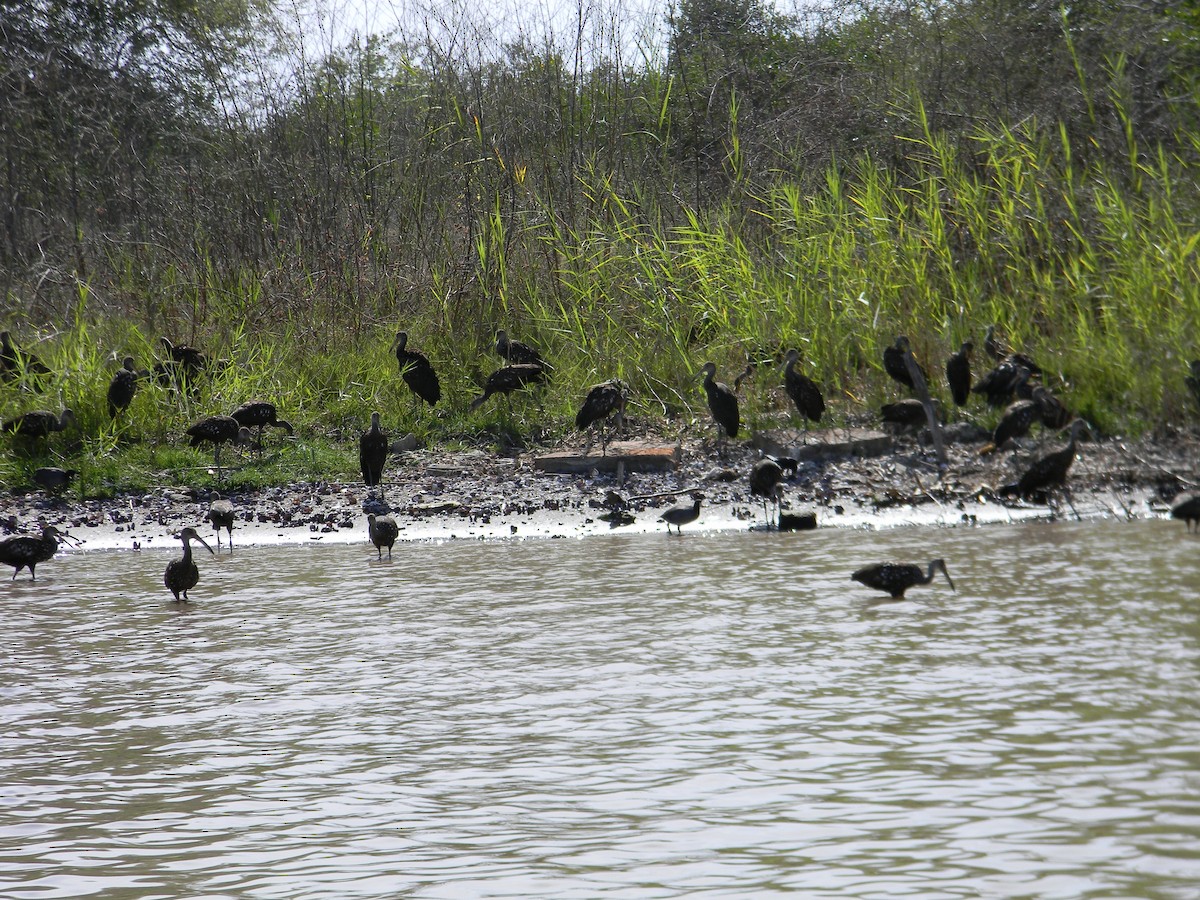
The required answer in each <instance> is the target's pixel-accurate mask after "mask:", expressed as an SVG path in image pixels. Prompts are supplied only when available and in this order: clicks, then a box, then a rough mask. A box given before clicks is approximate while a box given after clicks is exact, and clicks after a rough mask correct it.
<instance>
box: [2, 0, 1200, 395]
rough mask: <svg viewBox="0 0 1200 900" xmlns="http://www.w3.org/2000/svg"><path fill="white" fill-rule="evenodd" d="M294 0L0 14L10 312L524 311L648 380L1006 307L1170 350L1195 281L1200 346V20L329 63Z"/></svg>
mask: <svg viewBox="0 0 1200 900" xmlns="http://www.w3.org/2000/svg"><path fill="white" fill-rule="evenodd" d="M290 8H291V7H290V6H289V7H287V8H286V9H285V8H284V7H283V5H280V6H279V7H278V8H273V7H272V6H271V5H270V3H269V0H222V2H219V3H192V2H187V0H136V2H135V0H125V2H118V3H105V4H98V3H94V2H91V0H0V123H2V126H3V128H2V132H0V143H2V152H3V157H4V159H3V166H2V169H0V190H2V196H3V198H4V199H3V209H2V221H0V229H2V230H3V235H2V239H0V278H2V283H0V288H2V290H3V296H4V298H5V301H4V302H5V304H6V307H7V308H5V309H3V310H0V320H2V322H3V323H4V324H8V325H13V326H21V325H24V326H26V327H30V328H35V329H48V328H59V327H61V326H62V325H63V324H64V323H66V322H70V321H78V320H79V319H80V317H81V316H82V317H83V318H84V319H92V320H94V319H95V318H96V317H98V316H100V315H109V316H111V314H117V316H118V317H120V318H122V319H123V320H125V321H128V322H130V323H132V324H134V325H137V326H138V327H140V329H141V330H142V332H143V333H144V334H147V335H153V334H158V333H163V332H167V333H170V334H171V335H173V336H175V337H177V338H182V339H195V338H196V337H198V336H203V337H207V338H209V339H210V340H215V341H217V342H218V343H220V342H221V341H222V340H224V341H226V342H227V341H229V340H230V339H231V336H232V335H233V334H235V333H236V334H238V335H247V334H254V335H269V334H272V333H275V334H278V335H283V334H286V335H287V336H288V339H289V341H292V342H297V343H298V344H299V345H300V346H301V347H303V346H306V345H307V346H312V347H323V346H324V345H325V344H326V343H327V341H328V335H329V334H330V333H335V334H344V335H348V336H349V339H350V340H355V339H356V338H357V336H359V335H360V334H363V333H368V332H369V333H372V334H375V335H376V338H375V339H378V337H377V335H378V334H385V333H387V332H388V331H392V330H394V328H395V323H397V322H404V323H405V324H406V325H407V324H410V323H426V324H427V325H429V326H431V329H430V330H431V331H433V330H436V332H437V333H438V334H441V335H444V336H445V337H444V338H438V337H436V336H435V337H434V338H433V339H434V340H439V339H445V340H446V341H447V342H448V343H457V344H461V343H462V342H463V341H464V340H467V341H470V340H473V341H475V342H477V343H481V342H483V341H485V340H486V339H487V337H488V336H489V335H490V334H491V333H492V330H493V329H494V328H495V327H496V326H497V325H498V324H505V323H506V322H511V321H512V320H514V319H520V320H524V322H525V323H526V324H527V327H528V328H530V329H539V328H540V329H544V330H546V331H553V332H554V333H555V334H557V335H559V337H560V338H561V341H562V343H563V344H564V345H566V344H568V343H570V344H571V345H572V346H574V347H577V348H579V349H581V350H582V349H586V350H588V351H595V350H597V349H598V348H599V349H602V350H603V351H604V352H606V353H610V354H612V355H613V356H614V357H615V356H616V355H617V354H616V352H615V349H614V347H613V346H612V345H611V343H606V342H607V341H609V338H607V337H606V336H605V335H606V334H609V335H613V334H619V333H624V334H626V335H627V334H629V333H630V330H631V329H635V328H637V330H639V333H641V334H643V335H644V338H643V343H644V344H645V345H646V346H644V347H636V346H625V347H623V348H622V351H621V352H622V353H623V354H625V355H624V356H622V357H621V363H620V364H621V365H623V366H626V367H628V368H630V369H633V368H637V369H638V370H639V371H640V372H643V373H645V374H644V377H645V379H647V380H649V379H653V378H660V379H662V380H665V379H666V377H667V376H666V374H665V373H663V372H661V371H656V369H655V366H656V364H657V365H660V366H661V364H662V361H663V360H664V359H665V358H667V357H670V356H671V354H672V353H674V354H675V356H676V358H675V360H674V363H675V364H677V365H679V366H684V365H685V362H684V358H685V356H687V354H688V353H691V352H693V351H694V352H695V353H697V354H699V353H705V354H709V355H717V356H718V357H719V356H720V355H721V353H727V354H728V355H729V357H730V358H731V360H733V358H734V357H736V356H737V355H738V354H741V358H742V359H744V358H745V355H746V354H747V353H749V352H751V349H750V348H751V347H752V346H756V345H762V346H764V347H767V348H775V347H778V346H779V345H781V344H785V343H791V342H794V341H796V340H797V339H798V338H803V339H804V340H806V341H811V342H812V346H811V348H810V352H809V355H808V358H809V359H810V360H812V361H813V363H814V364H815V365H819V366H820V367H821V368H822V369H823V370H825V371H828V372H830V375H829V377H830V378H831V379H835V380H838V381H841V382H843V383H845V382H848V381H849V380H852V379H853V378H855V377H856V373H861V371H862V369H863V367H864V365H866V363H865V362H864V361H865V360H868V359H870V358H873V356H872V354H873V353H874V347H873V345H872V344H871V343H870V341H869V340H868V339H866V338H865V337H862V335H863V334H864V331H863V329H864V327H865V328H869V329H871V330H872V331H874V330H878V331H880V332H881V336H883V337H886V339H887V340H890V335H888V334H887V332H888V331H890V330H891V329H895V328H899V327H911V326H912V325H915V324H920V323H925V324H926V325H928V324H930V320H932V325H933V328H932V333H933V334H934V335H936V336H938V340H940V341H942V342H943V343H944V344H945V346H946V347H957V342H958V340H959V339H961V338H962V337H964V336H966V334H967V333H969V332H970V331H971V330H973V329H977V328H978V327H979V326H980V324H981V323H982V322H983V321H986V320H987V319H988V318H992V317H996V316H998V315H1000V314H1008V316H1009V318H1010V319H1011V320H1012V321H1010V322H1008V323H1007V327H1008V328H1009V329H1010V330H1011V331H1012V332H1013V333H1014V335H1016V336H1022V335H1024V336H1026V337H1027V338H1029V339H1035V338H1044V339H1048V337H1049V336H1050V335H1051V333H1052V331H1051V329H1053V328H1060V329H1062V331H1061V333H1058V334H1055V335H1054V336H1055V337H1056V339H1057V340H1058V343H1057V345H1056V346H1057V347H1059V348H1062V352H1063V353H1066V354H1069V353H1070V352H1071V349H1070V348H1071V347H1074V348H1075V352H1077V353H1078V354H1079V356H1080V359H1079V360H1076V361H1075V364H1076V365H1077V366H1082V365H1084V364H1085V362H1086V361H1087V360H1088V359H1090V358H1089V357H1087V356H1086V354H1087V351H1086V349H1085V347H1084V344H1085V342H1086V341H1087V340H1090V339H1091V338H1092V337H1095V335H1096V333H1097V332H1100V333H1102V335H1103V336H1104V337H1105V338H1107V339H1113V338H1114V336H1116V337H1119V342H1118V350H1119V353H1120V354H1124V355H1125V356H1126V357H1130V356H1133V355H1135V354H1147V355H1148V354H1150V353H1151V349H1150V348H1148V347H1146V346H1144V344H1145V341H1143V340H1142V339H1141V338H1138V337H1136V336H1135V335H1133V334H1132V328H1133V327H1134V325H1135V324H1136V321H1137V317H1138V316H1141V317H1142V318H1149V319H1150V320H1154V319H1155V315H1156V314H1155V313H1154V312H1152V311H1153V310H1157V309H1158V308H1160V306H1161V305H1162V304H1165V303H1167V302H1168V301H1171V302H1174V301H1178V302H1177V303H1176V307H1177V308H1178V309H1179V310H1181V312H1180V313H1179V315H1180V317H1181V318H1180V319H1179V321H1178V325H1179V327H1180V328H1181V329H1182V330H1183V331H1184V332H1185V333H1184V334H1183V335H1181V336H1176V337H1171V338H1170V339H1169V341H1168V343H1169V344H1170V347H1169V349H1170V351H1171V352H1172V353H1179V354H1192V353H1196V351H1197V349H1198V348H1197V346H1196V341H1197V340H1200V338H1197V337H1192V336H1191V335H1192V334H1193V333H1194V332H1195V331H1196V327H1197V322H1196V321H1195V310H1196V309H1197V304H1200V298H1197V296H1196V289H1195V287H1194V285H1191V286H1189V284H1188V280H1189V278H1191V275H1192V274H1193V273H1194V272H1195V270H1196V260H1195V242H1194V241H1192V240H1190V235H1191V234H1192V233H1194V232H1195V230H1196V226H1195V222H1196V219H1197V212H1198V210H1200V198H1198V196H1197V189H1196V181H1197V178H1196V177H1195V173H1196V165H1197V151H1198V149H1200V128H1198V125H1197V120H1196V114H1197V103H1196V100H1195V97H1196V92H1195V87H1196V86H1195V84H1194V83H1193V78H1194V73H1195V72H1197V71H1200V67H1198V66H1197V63H1200V40H1198V38H1197V35H1198V34H1200V21H1198V19H1197V14H1196V13H1195V11H1194V10H1191V9H1190V8H1183V7H1181V6H1180V5H1177V4H1165V3H1150V2H1126V0H1081V2H1076V3H1072V4H1071V5H1070V6H1069V7H1064V6H1060V5H1059V4H1057V3H1052V2H1048V0H968V2H956V3H940V2H931V0H929V2H920V0H859V2H852V0H843V2H840V3H834V4H832V5H831V4H820V5H818V6H816V7H814V8H812V9H808V10H807V11H804V12H802V13H799V14H785V13H784V12H781V11H779V9H778V8H777V7H775V6H773V5H771V4H769V3H768V2H766V0H679V2H677V3H675V4H674V5H673V6H672V7H671V8H670V9H669V10H667V11H665V12H666V15H665V17H664V19H663V21H665V36H664V38H663V39H662V40H652V39H649V38H646V37H645V36H640V37H639V35H638V34H637V33H635V32H634V31H633V26H632V25H631V24H630V23H629V22H628V21H627V19H626V17H625V14H624V13H623V12H622V11H621V10H620V9H619V8H617V7H614V8H611V9H605V8H603V7H599V6H591V7H585V6H583V5H580V6H579V7H578V9H577V17H576V22H575V27H574V28H573V29H571V30H570V32H569V34H570V37H569V38H568V39H565V40H564V39H561V38H558V37H554V36H551V35H539V34H533V33H531V32H527V31H521V30H513V31H511V32H509V33H506V34H504V35H503V36H502V37H500V38H493V37H490V36H488V35H487V34H486V33H485V32H483V31H482V30H481V28H482V26H480V27H479V28H477V27H476V23H474V22H472V21H471V20H470V19H469V18H467V19H453V20H450V19H447V20H446V21H444V22H441V23H438V24H431V20H429V19H426V20H425V21H424V23H423V26H422V28H421V29H420V30H419V31H418V30H410V31H398V32H396V33H393V34H390V35H385V36H375V37H372V38H369V39H366V40H354V41H351V42H349V43H348V44H347V45H344V46H341V47H338V48H337V49H334V50H332V51H330V52H321V53H313V52H312V50H311V41H310V42H309V43H308V44H307V46H306V45H305V41H306V40H309V38H308V37H306V35H305V33H304V32H298V31H297V30H296V29H295V28H292V29H291V30H289V29H288V28H287V27H285V25H286V20H285V18H283V17H281V16H280V15H279V13H280V12H286V11H287V9H290ZM656 48H662V49H661V51H660V50H659V49H656ZM1189 223H1190V224H1189ZM1123 228H1130V229H1132V231H1130V232H1126V233H1124V237H1122V234H1123V232H1122V229H1123ZM1129 234H1133V235H1135V236H1136V238H1137V240H1135V241H1130V240H1126V239H1125V238H1127V237H1128V236H1129ZM1156 254H1157V257H1156ZM1156 267H1157V268H1156ZM1191 280H1192V281H1193V282H1194V281H1195V279H1194V278H1192V279H1191ZM1113 292H1121V293H1139V294H1144V295H1145V296H1140V297H1134V298H1132V299H1133V300H1134V301H1135V304H1136V303H1144V304H1145V309H1144V310H1142V311H1140V312H1138V313H1136V314H1134V313H1128V314H1127V313H1125V312H1122V311H1121V310H1120V309H1119V304H1116V305H1114V304H1113V303H1112V302H1111V295H1112V293H1113ZM84 301H85V302H84ZM1018 301H1020V302H1018ZM855 304H858V305H857V306H856V305H855ZM859 307H863V308H865V309H866V310H867V311H868V313H869V314H870V315H869V316H868V319H869V320H868V321H859V317H857V316H852V315H849V314H848V312H847V311H848V310H855V309H858V308H859ZM1146 310H1150V311H1151V312H1146ZM586 317H590V318H588V319H587V321H584V319H585V318H586ZM652 317H653V318H657V319H659V320H661V321H662V322H665V323H669V327H666V328H665V329H664V331H663V333H662V335H659V336H657V337H655V336H653V335H651V334H649V333H648V332H647V330H646V329H645V328H640V327H639V326H638V323H639V322H640V323H643V324H644V323H645V322H647V321H648V320H649V319H650V318H652ZM918 319H919V320H920V322H918V321H917V320H918ZM837 322H841V323H842V325H841V327H844V328H848V329H857V330H856V331H855V332H854V333H855V335H856V340H860V339H861V340H863V341H864V343H863V344H862V345H860V346H850V345H849V344H848V343H847V342H846V341H845V340H842V338H843V337H845V335H846V333H847V332H840V333H839V332H838V331H836V330H835V328H834V325H835V324H836V323H837ZM606 329H607V331H606ZM17 331H18V332H19V331H20V328H19V327H18V328H17ZM548 339H554V338H553V337H552V336H551V337H547V336H546V335H543V340H548ZM1155 339H1156V340H1159V341H1162V340H1163V335H1162V333H1161V331H1157V332H1156V337H1155ZM664 346H666V348H667V350H668V351H669V352H666V353H664ZM942 349H944V348H943V347H942V346H941V345H940V344H939V346H938V350H939V352H940V350H942ZM1159 349H1161V347H1160V348H1159ZM639 354H646V356H645V358H643V357H642V356H639ZM1161 355H1162V354H1160V356H1161ZM1070 361H1071V360H1070V359H1069V357H1068V358H1067V360H1066V362H1067V363H1069V362H1070ZM1164 365H1165V364H1164ZM1156 371H1157V370H1156ZM1108 374H1109V375H1111V374H1112V373H1111V372H1110V373H1108ZM580 377H581V378H584V377H587V376H586V374H581V376H580ZM1165 377H1166V376H1164V375H1160V376H1156V379H1155V380H1152V383H1150V384H1149V385H1148V386H1147V387H1146V391H1144V392H1143V394H1142V395H1140V401H1139V402H1143V405H1144V401H1145V399H1146V396H1148V394H1149V392H1150V391H1153V390H1155V389H1157V388H1159V387H1161V386H1162V384H1163V383H1164V379H1165ZM643 387H647V388H650V387H652V385H650V384H646V385H643ZM664 390H665V388H664ZM1094 390H1097V389H1094ZM1104 390H1107V389H1104ZM1101 393H1102V391H1099V392H1098V393H1097V400H1099V398H1100V394H1101ZM1174 402H1175V401H1173V400H1170V399H1169V400H1168V402H1167V406H1168V407H1170V406H1171V404H1172V403H1174ZM666 405H669V403H667V404H666ZM664 408H665V407H664ZM1154 411H1155V410H1151V409H1149V408H1144V409H1143V410H1142V412H1144V413H1150V412H1154Z"/></svg>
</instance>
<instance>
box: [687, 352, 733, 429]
mask: <svg viewBox="0 0 1200 900" xmlns="http://www.w3.org/2000/svg"><path fill="white" fill-rule="evenodd" d="M698 374H699V375H703V376H704V396H705V397H706V398H707V399H708V411H709V412H710V413H712V417H713V421H714V422H716V423H717V442H718V443H720V440H721V435H722V433H724V434H726V435H728V436H729V437H731V438H735V437H737V435H738V428H739V427H740V426H741V423H740V421H739V419H738V399H737V394H735V393H734V392H733V391H731V390H730V389H729V386H728V385H727V384H723V383H721V382H720V381H717V380H715V379H716V375H717V364H716V363H712V362H706V363H705V364H704V365H703V366H702V367H701V368H700V371H699V373H698Z"/></svg>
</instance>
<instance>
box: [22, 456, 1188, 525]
mask: <svg viewBox="0 0 1200 900" xmlns="http://www.w3.org/2000/svg"><path fill="white" fill-rule="evenodd" d="M671 443H674V442H673V441H672V442H671ZM982 443H983V440H982V438H981V436H980V435H974V436H970V437H967V438H964V439H963V440H961V441H960V442H958V443H953V444H951V445H949V446H948V448H947V450H948V457H949V465H948V466H947V467H946V469H945V470H944V472H943V473H941V474H940V475H939V470H938V467H937V466H936V464H935V462H934V459H933V456H932V453H931V451H930V450H929V449H928V448H927V447H924V446H921V445H920V444H918V443H917V442H916V441H915V440H913V439H911V438H897V439H896V440H895V441H894V444H893V447H892V448H891V449H890V450H889V451H888V452H885V453H884V454H882V455H880V456H876V457H872V458H866V459H863V458H847V457H841V458H829V459H821V460H814V461H808V462H804V463H802V464H801V465H800V467H799V469H798V471H797V473H796V475H795V476H794V477H792V478H790V479H789V480H788V481H787V482H786V484H785V494H784V505H783V509H784V511H785V512H802V511H812V512H815V513H816V517H817V523H818V527H822V528H824V527H844V528H888V527H900V526H906V525H925V526H940V527H956V526H970V525H986V524H988V523H997V522H999V523H1004V522H1011V521H1015V520H1022V519H1030V518H1039V517H1042V518H1044V517H1048V516H1053V515H1062V516H1070V517H1072V518H1073V517H1074V516H1075V515H1076V514H1078V515H1079V516H1080V517H1081V518H1098V517H1120V518H1130V519H1133V518H1149V517H1160V516H1164V515H1167V514H1168V511H1169V506H1170V500H1171V498H1172V497H1174V496H1176V495H1177V494H1178V493H1180V492H1181V491H1187V490H1193V489H1195V488H1196V486H1197V485H1200V435H1197V434H1195V433H1178V434H1174V435H1170V436H1167V437H1165V438H1163V437H1160V438H1157V439H1149V438H1146V439H1139V440H1136V441H1130V440H1123V439H1121V438H1119V437H1110V438H1104V439H1100V440H1097V441H1094V442H1083V443H1081V444H1080V445H1079V453H1078V456H1077V458H1076V460H1075V463H1074V466H1073V467H1072V470H1071V474H1070V479H1069V481H1070V488H1071V498H1070V504H1069V505H1068V504H1066V503H1062V504H1059V506H1058V510H1057V511H1055V510H1053V509H1051V508H1049V507H1047V506H1046V505H1038V504H1032V503H1025V502H1013V501H1009V500H1003V501H1002V500H1001V499H1000V498H998V497H997V496H996V493H995V488H997V487H998V486H999V485H1000V484H1002V483H1004V482H1005V481H1011V480H1013V479H1014V478H1015V476H1016V475H1018V474H1019V472H1020V471H1021V470H1022V469H1023V468H1024V466H1026V465H1027V464H1028V462H1029V461H1030V460H1031V459H1032V458H1034V457H1035V456H1036V455H1038V454H1040V453H1043V452H1045V451H1046V450H1047V449H1051V448H1052V447H1053V446H1056V444H1055V443H1054V442H1049V441H1048V442H1045V443H1044V444H1042V445H1041V446H1038V445H1037V444H1035V443H1034V442H1032V441H1031V442H1027V443H1026V444H1025V445H1024V446H1023V447H1022V448H1018V449H1016V450H1005V451H1002V452H998V453H994V454H990V455H986V456H981V455H980V454H979V449H980V446H981V445H982ZM549 449H552V448H539V450H538V451H535V453H533V454H527V455H524V456H520V457H517V458H504V457H498V456H495V455H491V454H486V453H482V452H477V453H461V454H447V453H440V452H436V451H432V450H417V451H412V452H409V453H403V454H399V455H395V456H393V457H392V459H391V460H390V461H389V466H388V470H387V472H386V475H385V485H384V492H383V497H384V500H383V502H382V503H380V502H379V500H378V494H377V493H372V492H368V491H367V489H366V488H365V487H364V486H363V484H362V483H361V482H357V483H355V482H342V483H337V482H324V483H301V484H294V485H290V486H288V487H280V488H269V489H264V490H260V491H256V492H253V493H232V494H230V495H229V496H228V497H227V499H230V500H231V501H232V502H233V504H234V506H235V508H236V510H237V514H238V521H237V522H236V524H235V526H234V545H235V547H238V546H251V545H255V544H259V545H261V544H284V543H288V544H301V543H308V542H317V541H323V542H327V543H353V542H360V541H363V542H365V541H366V540H367V521H366V513H368V512H377V513H381V512H388V513H390V514H391V515H393V516H394V517H395V519H396V521H397V522H398V524H399V526H400V539H401V540H402V541H403V540H452V539H501V538H513V537H517V538H530V537H543V538H552V537H578V536H583V535H587V534H595V533H602V532H607V531H609V530H610V529H612V528H620V529H622V530H627V531H632V532H638V531H641V532H656V531H657V532H664V533H665V531H666V526H665V524H664V523H662V522H660V521H659V520H658V517H659V516H660V515H661V513H662V511H663V510H665V509H667V508H669V507H670V506H673V505H677V504H680V503H684V502H689V501H690V497H689V496H688V494H687V493H686V492H689V491H698V492H700V493H702V494H703V495H704V502H703V507H702V512H701V517H700V519H699V521H698V522H696V523H695V524H693V525H689V526H686V529H693V530H694V529H708V530H713V529H746V528H750V527H755V526H758V527H762V526H763V523H764V522H765V519H764V517H763V509H762V505H761V502H760V501H758V500H757V499H756V498H753V497H751V495H750V490H749V483H748V481H747V475H748V473H749V471H750V468H751V466H752V465H753V464H754V462H755V461H757V460H758V459H759V458H760V454H759V451H758V450H756V449H754V448H753V446H751V444H750V443H748V442H747V443H733V444H731V445H730V446H728V447H726V448H723V449H722V450H721V451H720V452H718V450H717V449H716V448H715V447H714V445H713V443H712V441H711V438H709V437H705V438H703V439H695V438H694V439H691V440H687V439H685V440H684V441H683V442H682V446H681V449H682V453H681V462H680V464H679V465H678V467H676V468H675V469H673V470H671V471H667V472H660V473H647V474H631V475H629V476H628V477H627V478H626V479H625V480H624V481H623V482H621V483H618V481H617V480H616V478H615V477H614V476H611V475H602V474H599V473H596V472H591V473H588V474H583V475H549V474H544V473H542V472H538V471H536V470H535V469H534V467H533V465H532V458H533V456H534V455H536V453H538V452H546V451H547V450H549ZM573 449H581V448H579V447H578V446H575V447H573ZM621 501H623V502H624V507H623V509H621V508H619V507H621ZM0 505H2V506H3V520H4V521H3V522H2V524H3V525H5V526H7V528H6V530H7V531H8V533H27V532H33V531H36V528H37V525H36V523H37V522H38V521H39V520H45V521H47V522H49V523H51V524H54V525H56V526H58V527H59V528H60V529H61V528H63V527H64V526H66V528H67V529H69V531H70V533H71V534H72V535H74V536H75V537H76V538H77V539H79V540H80V541H82V545H81V546H82V547H83V548H84V549H134V548H135V547H140V548H144V549H151V548H155V547H162V546H171V547H174V546H177V544H176V542H175V540H174V539H173V538H172V537H171V535H172V534H173V533H175V532H177V531H178V530H179V529H180V528H181V527H183V526H186V525H192V526H195V527H196V528H197V529H198V530H199V531H200V533H201V534H202V535H203V536H205V538H206V539H208V540H209V541H210V543H213V544H214V547H215V542H213V536H214V534H213V530H212V528H211V526H210V525H209V524H208V523H207V521H206V520H205V513H206V511H207V508H208V500H207V496H206V495H205V494H204V492H202V491H198V490H194V489H192V488H189V487H188V486H186V485H178V484H177V485H171V486H164V487H163V488H161V489H159V490H157V491H153V492H150V493H146V494H140V495H137V496H123V497H118V498H115V499H111V500H102V501H101V500H83V501H75V500H72V499H71V497H70V495H69V494H68V496H67V497H66V498H55V497H50V496H47V495H45V494H44V493H42V492H40V491H39V492H34V493H28V494H3V495H0ZM618 516H619V518H618ZM618 522H622V523H624V524H618Z"/></svg>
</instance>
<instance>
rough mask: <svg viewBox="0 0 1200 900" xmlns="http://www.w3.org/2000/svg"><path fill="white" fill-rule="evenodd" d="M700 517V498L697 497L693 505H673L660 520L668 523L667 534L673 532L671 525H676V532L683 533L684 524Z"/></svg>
mask: <svg viewBox="0 0 1200 900" xmlns="http://www.w3.org/2000/svg"><path fill="white" fill-rule="evenodd" d="M698 518H700V498H699V497H697V498H695V499H694V500H693V501H692V505H691V506H672V507H671V508H670V509H668V510H667V511H666V512H664V513H663V514H662V515H661V516H659V517H658V521H660V522H666V523H667V534H670V533H671V526H672V525H674V526H675V530H676V532H678V533H679V534H683V526H684V525H688V524H690V523H692V522H695V521H696V520H697V519H698Z"/></svg>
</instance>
